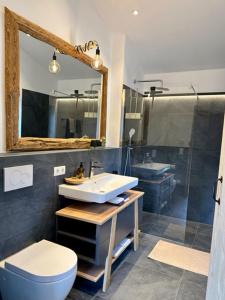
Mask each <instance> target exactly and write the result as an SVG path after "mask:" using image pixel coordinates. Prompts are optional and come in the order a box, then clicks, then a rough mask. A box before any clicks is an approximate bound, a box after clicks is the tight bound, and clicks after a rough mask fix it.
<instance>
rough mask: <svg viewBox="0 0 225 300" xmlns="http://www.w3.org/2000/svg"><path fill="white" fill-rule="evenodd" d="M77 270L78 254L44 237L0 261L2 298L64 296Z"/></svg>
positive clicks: (28, 299) (38, 299) (60, 299)
mask: <svg viewBox="0 0 225 300" xmlns="http://www.w3.org/2000/svg"><path fill="white" fill-rule="evenodd" d="M76 274H77V255H76V254H75V253H74V252H73V251H72V250H70V249H68V248H66V247H63V246H60V245H58V244H55V243H52V242H49V241H46V240H42V241H40V242H38V243H35V244H32V245H31V246H29V247H27V248H25V249H23V250H22V251H20V252H18V253H16V254H14V255H12V256H10V257H8V258H7V259H5V260H4V261H2V262H1V263H0V291H1V294H2V299H3V300H64V299H65V298H66V297H67V295H68V294H69V292H70V290H71V288H72V286H73V283H74V280H75V278H76Z"/></svg>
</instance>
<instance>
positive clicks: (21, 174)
mask: <svg viewBox="0 0 225 300" xmlns="http://www.w3.org/2000/svg"><path fill="white" fill-rule="evenodd" d="M3 170H4V192H9V191H13V190H18V189H22V188H25V187H29V186H32V185H33V165H24V166H18V167H9V168H4V169H3Z"/></svg>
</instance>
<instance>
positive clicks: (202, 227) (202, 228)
mask: <svg viewBox="0 0 225 300" xmlns="http://www.w3.org/2000/svg"><path fill="white" fill-rule="evenodd" d="M212 230H213V226H212V225H208V224H202V223H199V224H198V231H197V233H198V234H205V235H208V236H209V237H211V236H212Z"/></svg>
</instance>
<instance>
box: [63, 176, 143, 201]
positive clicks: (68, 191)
mask: <svg viewBox="0 0 225 300" xmlns="http://www.w3.org/2000/svg"><path fill="white" fill-rule="evenodd" d="M137 184H138V178H135V177H128V176H122V175H115V174H110V173H102V174H99V175H96V176H93V177H92V178H91V179H88V180H87V181H85V182H84V183H82V184H80V185H68V184H61V185H59V195H62V196H64V197H66V198H70V199H74V200H79V201H84V202H96V203H104V202H107V201H109V200H112V199H113V198H115V197H116V196H118V195H119V194H121V193H123V192H125V191H127V190H129V189H131V188H133V187H135V186H136V185H137Z"/></svg>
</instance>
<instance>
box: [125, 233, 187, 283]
mask: <svg viewBox="0 0 225 300" xmlns="http://www.w3.org/2000/svg"><path fill="white" fill-rule="evenodd" d="M159 240H165V239H162V238H159V237H155V236H152V235H148V234H145V235H143V237H142V238H141V239H140V246H139V249H138V250H137V251H136V252H134V251H130V252H129V254H128V255H127V257H126V258H125V261H126V262H128V263H130V264H133V265H135V266H139V267H141V268H145V269H147V270H151V271H156V272H161V273H163V274H166V275H168V276H171V277H173V278H175V279H179V278H180V277H181V276H182V274H183V270H182V269H179V268H176V267H173V266H169V265H166V264H163V263H160V262H159V261H156V260H153V259H150V258H148V255H149V253H150V252H151V250H152V249H153V248H154V247H155V245H156V243H157V242H158V241H159Z"/></svg>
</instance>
